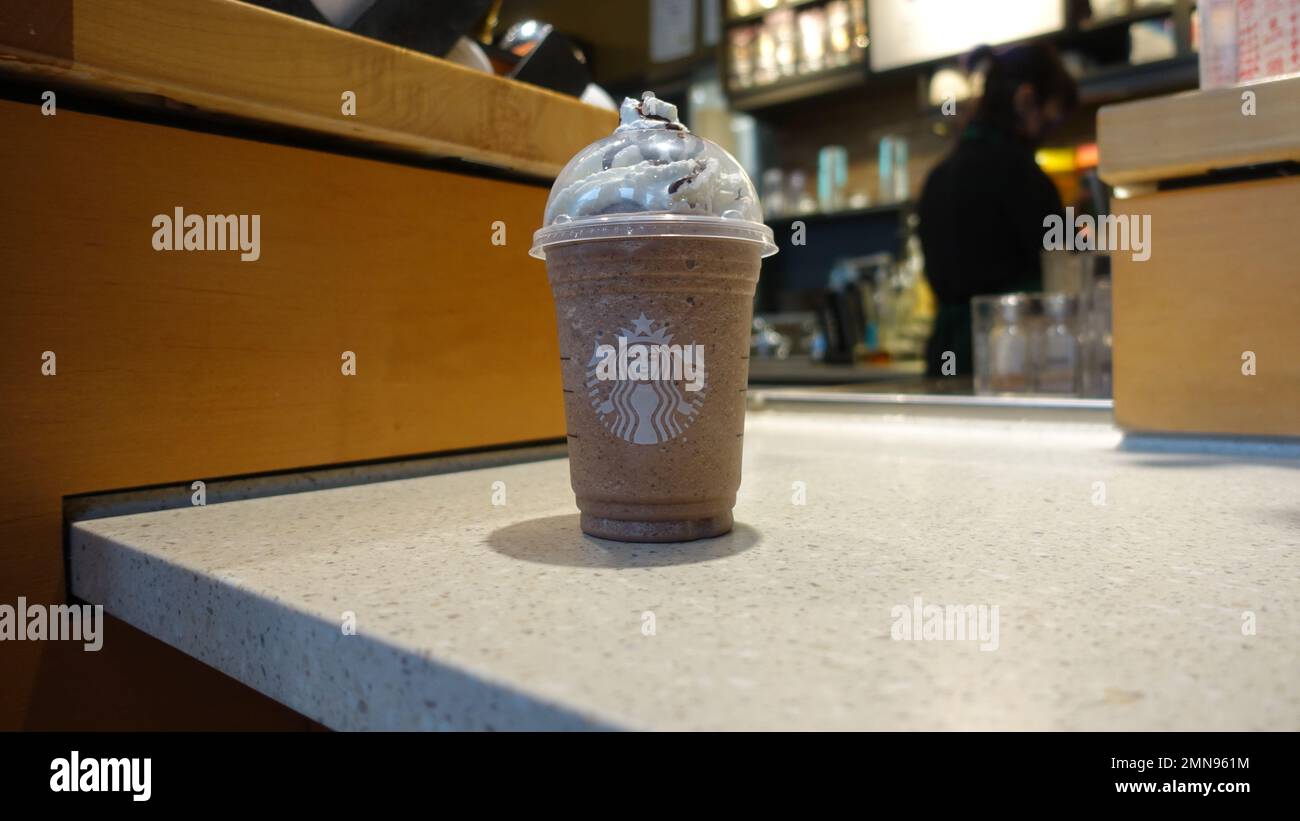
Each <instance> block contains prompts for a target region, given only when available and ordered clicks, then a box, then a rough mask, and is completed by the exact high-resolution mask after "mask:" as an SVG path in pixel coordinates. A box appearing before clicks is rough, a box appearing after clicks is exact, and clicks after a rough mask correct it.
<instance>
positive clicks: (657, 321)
mask: <svg viewBox="0 0 1300 821" xmlns="http://www.w3.org/2000/svg"><path fill="white" fill-rule="evenodd" d="M775 252H776V247H775V245H774V244H773V243H772V232H771V229H769V228H767V227H766V226H764V225H763V220H762V212H761V210H760V207H759V203H758V198H757V196H756V195H755V193H754V188H753V185H752V184H751V183H750V181H749V178H748V176H746V174H745V172H744V171H743V170H742V169H741V168H740V165H739V164H738V163H737V162H736V161H735V160H734V159H733V158H732V157H731V156H730V155H729V154H727V152H725V151H724V150H722V149H721V148H720V147H718V146H717V145H716V144H714V143H712V142H710V141H708V140H705V139H703V138H701V137H698V136H696V135H694V134H691V133H690V131H689V130H687V129H686V127H685V126H683V125H682V124H681V123H680V122H678V120H677V112H676V109H675V107H673V106H671V105H669V104H667V103H663V102H661V101H659V100H657V99H655V98H654V96H653V95H651V94H648V93H647V94H646V95H645V96H644V97H643V99H642V100H640V101H636V100H632V99H628V100H625V101H624V103H623V107H622V111H621V124H620V125H619V127H618V128H617V129H616V130H615V132H614V134H613V136H611V137H609V138H606V139H605V140H601V141H599V142H597V143H594V144H593V145H591V146H588V147H587V148H586V149H584V150H583V151H581V152H579V153H578V155H577V156H576V157H574V159H573V160H572V161H571V162H570V163H569V164H568V166H566V167H565V169H564V171H563V172H561V174H560V176H559V178H558V179H557V181H556V184H555V187H554V188H553V189H552V191H551V197H550V200H549V201H548V203H547V207H546V217H545V225H544V227H543V228H542V229H541V230H539V231H538V232H537V233H536V235H535V237H534V246H533V250H532V253H533V254H534V256H538V257H542V258H544V259H545V260H546V266H547V271H548V274H549V276H550V280H551V287H552V290H553V293H554V296H555V312H556V319H557V323H558V326H559V337H560V359H561V362H560V365H561V370H562V374H563V382H564V401H565V414H566V419H567V422H568V441H569V459H570V477H571V481H572V485H573V489H574V492H575V494H576V495H577V502H578V508H579V510H581V511H582V529H583V530H584V531H585V532H587V533H589V534H591V535H594V536H600V537H603V538H609V539H619V540H623V541H647V542H666V541H687V540H691V539H700V538H705V537H709V536H717V535H720V534H722V533H726V532H727V531H729V530H730V529H731V526H732V516H731V509H732V508H733V507H734V506H735V502H736V491H737V489H738V488H739V487H740V460H741V449H742V446H743V444H744V423H745V389H746V383H747V380H748V376H749V338H750V325H751V319H752V311H753V297H754V288H755V286H756V284H757V282H758V271H759V266H760V262H761V260H762V258H763V257H765V256H768V255H770V254H772V253H775Z"/></svg>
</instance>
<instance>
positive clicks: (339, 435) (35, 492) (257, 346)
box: [0, 101, 564, 728]
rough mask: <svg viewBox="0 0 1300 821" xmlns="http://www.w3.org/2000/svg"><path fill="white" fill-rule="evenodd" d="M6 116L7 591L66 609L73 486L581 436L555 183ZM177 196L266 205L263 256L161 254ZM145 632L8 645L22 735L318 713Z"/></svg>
mask: <svg viewBox="0 0 1300 821" xmlns="http://www.w3.org/2000/svg"><path fill="white" fill-rule="evenodd" d="M0 133H3V134H4V135H5V139H4V140H0V178H3V180H4V182H5V189H6V196H5V197H4V198H2V199H0V453H3V458H4V469H3V470H0V602H8V603H12V602H13V601H14V600H15V599H16V597H17V596H19V595H23V596H26V597H27V598H28V599H29V601H37V602H52V601H62V600H63V597H64V578H63V559H62V530H61V519H60V515H61V514H60V510H61V499H62V497H63V496H65V495H69V494H74V493H86V492H95V491H105V490H112V489H118V488H126V487H134V486H140V485H149V484H158V483H169V482H189V481H192V480H194V479H205V478H211V477H217V476H230V475H237V474H247V473H259V472H264V471H272V470H284V469H291V468H298V467H306V466H313V465H325V464H332V463H340V462H351V461H358V460H367V459H379V458H385V457H394V456H401V455H411V454H419V453H428V452H435V451H445V450H452V449H461V448H473V447H480V446H489V445H496V444H503V443H509V442H520V441H530V440H542V439H553V438H558V437H562V436H563V433H564V421H563V413H562V404H561V401H560V397H561V392H560V382H559V371H558V367H557V357H558V350H557V348H556V341H555V340H556V336H555V328H554V313H553V308H552V305H551V298H550V292H549V287H548V285H547V281H546V275H545V269H544V266H543V265H542V264H541V263H540V262H537V261H536V260H533V259H530V258H529V257H528V256H527V247H528V243H529V239H530V234H531V232H532V229H533V228H534V227H535V225H536V223H537V221H538V220H539V219H540V215H541V213H542V209H543V206H544V202H545V198H546V189H545V188H543V187H540V186H529V185H522V184H515V183H507V182H500V181H492V180H486V179H481V178H474V177H468V176H462V175H455V174H449V173H443V172H438V171H430V170H423V169H418V168H414V167H409V166H401V165H395V164H389V163H381V162H375V161H370V160H363V159H358V158H353V157H346V156H341V155H336V154H328V153H320V152H313V151H306V150H302V149H296V148H291V147H285V146H277V145H271V144H266V143H258V142H251V141H245V140H239V139H233V138H228V137H220V136H214V135H207V134H201V133H196V132H192V131H186V130H180V129H172V128H166V127H162V126H157V125H148V124H141V123H134V122H128V121H123V120H116V119H111V118H106V117H98V116H90V115H85V114H78V113H76V112H72V111H61V112H60V113H59V114H58V115H57V116H54V117H42V116H41V114H40V112H39V108H38V107H37V106H34V105H24V104H18V103H13V102H3V101H0ZM176 206H181V207H183V208H184V209H185V210H186V211H187V212H190V213H203V214H209V213H211V214H259V215H260V217H261V258H260V259H259V260H258V261H256V262H241V261H240V259H239V256H238V254H237V253H234V252H220V251H202V252H200V251H190V252H186V251H171V252H166V251H155V250H154V249H153V247H152V242H151V240H152V237H153V233H154V228H153V227H152V225H151V221H152V219H153V217H154V215H157V214H169V213H171V212H172V209H173V208H174V207H176ZM495 221H501V222H503V223H504V224H505V226H506V239H507V244H506V245H505V246H496V245H493V244H492V242H491V238H492V223H493V222H495ZM45 351H53V352H55V354H56V355H57V374H56V375H54V376H44V375H42V373H41V363H42V354H43V352H45ZM344 351H353V352H355V353H356V356H357V374H356V376H344V375H343V374H342V373H341V369H340V365H341V354H342V353H343V352H344ZM484 492H485V493H487V492H488V489H486V488H485V491H484ZM268 549H273V546H272V547H271V548H268ZM130 630H131V628H129V627H127V626H125V625H122V624H121V623H114V624H112V625H110V628H109V632H108V633H107V635H106V637H105V644H104V649H103V651H101V652H100V653H83V652H81V651H80V650H79V649H74V648H73V647H72V646H71V645H67V644H56V643H51V642H42V643H26V642H24V643H13V642H5V643H3V644H0V654H3V662H4V663H3V665H2V666H3V668H4V672H5V674H4V675H3V676H0V728H13V727H17V726H29V727H50V726H69V724H70V723H71V724H72V726H86V725H87V724H90V725H94V726H186V725H188V726H211V725H212V724H213V723H214V722H218V721H220V720H221V717H222V716H227V717H240V716H242V717H243V718H242V720H243V721H245V722H248V721H250V720H254V719H250V718H249V716H263V717H264V718H265V719H266V722H268V723H274V722H275V721H279V722H281V724H280V725H279V726H294V722H295V721H298V722H300V719H298V718H296V717H294V716H291V715H287V714H282V713H281V714H277V713H275V711H274V710H269V709H268V708H267V707H266V706H265V705H261V706H258V705H259V704H260V702H258V701H257V697H255V695H254V694H251V693H249V692H245V691H243V690H242V689H237V688H235V685H234V684H233V683H232V682H230V681H229V680H228V679H223V678H221V677H220V676H219V675H218V674H216V673H215V672H214V673H211V675H210V676H208V677H207V678H204V676H203V675H201V673H203V672H204V670H203V669H197V668H195V667H194V664H195V663H194V662H193V661H192V660H179V659H176V658H175V654H169V653H167V652H164V650H165V648H164V646H163V645H162V644H161V643H159V642H152V644H151V643H150V642H145V641H143V640H139V637H131V636H130V635H128V634H129V631H130ZM149 648H152V649H149ZM173 682H179V684H180V685H181V686H183V687H186V688H188V690H185V691H174V690H173V689H172V688H173V686H174V683H173ZM273 715H278V716H279V717H278V719H274V720H273V719H272V718H271V716H273ZM245 726H246V724H245Z"/></svg>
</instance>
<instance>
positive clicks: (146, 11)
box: [0, 0, 617, 177]
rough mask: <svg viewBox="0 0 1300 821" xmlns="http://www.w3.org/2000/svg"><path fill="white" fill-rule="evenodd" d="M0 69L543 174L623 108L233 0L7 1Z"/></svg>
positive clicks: (604, 129) (0, 23) (2, 11)
mask: <svg viewBox="0 0 1300 821" xmlns="http://www.w3.org/2000/svg"><path fill="white" fill-rule="evenodd" d="M69 33H70V34H69ZM0 71H8V72H10V73H17V74H22V75H26V76H29V77H36V78H48V79H50V80H54V81H59V82H68V83H72V84H74V85H82V86H87V87H90V88H93V89H95V90H97V91H105V90H108V91H112V92H114V93H117V94H120V95H129V96H130V97H131V99H133V100H136V101H139V100H140V99H141V95H156V97H157V99H156V100H154V101H153V102H155V103H158V104H167V103H168V101H175V102H179V103H183V104H185V105H189V106H195V107H198V108H200V109H203V110H206V111H213V112H217V113H220V114H225V115H233V116H237V117H243V118H248V119H253V120H259V121H264V122H269V123H275V124H278V125H287V126H293V127H298V128H305V129H310V130H312V131H317V132H322V133H326V134H331V135H336V136H341V137H346V138H348V139H350V140H356V141H365V142H370V143H374V144H377V145H382V146H385V147H388V148H395V149H399V150H403V151H411V152H415V153H417V154H420V155H423V156H436V157H459V158H465V159H469V160H473V161H476V162H481V163H486V164H490V165H493V166H497V167H501V168H508V169H512V170H516V171H520V172H524V173H529V174H537V175H541V176H546V177H553V176H554V175H555V174H556V173H557V172H558V171H559V169H560V168H561V167H563V165H564V163H565V162H567V161H568V159H569V157H570V156H572V155H573V153H574V151H575V150H576V149H577V148H580V147H581V146H583V145H585V144H587V143H589V142H592V141H594V140H596V139H598V138H599V137H601V136H603V135H605V134H608V133H609V131H610V130H611V129H612V128H613V127H614V126H615V125H616V121H617V117H616V115H615V114H614V113H613V112H611V111H607V110H604V109H598V108H595V107H593V106H588V105H585V104H583V103H581V102H579V101H578V100H576V99H574V98H572V97H567V96H564V95H560V94H556V93H553V92H550V91H547V90H545V89H542V88H540V87H537V86H532V85H529V84H526V83H517V82H514V81H512V80H506V79H503V78H500V77H494V76H491V75H488V74H483V73H480V72H476V71H471V70H469V69H466V68H463V67H461V66H458V65H455V64H453V63H449V62H447V61H445V60H440V59H437V58H435V57H430V56H428V55H424V54H419V53H416V52H413V51H408V50H406V49H401V48H397V47H394V46H390V45H388V44H386V43H381V42H378V41H375V40H370V39H367V38H364V37H358V36H355V35H352V34H349V33H347V32H344V31H340V30H338V29H334V28H330V27H327V26H321V25H316V24H314V23H309V22H306V21H304V20H299V19H297V18H294V17H289V16H287V15H282V14H278V13H276V12H272V11H268V10H266V9H263V8H259V7H256V6H251V5H247V4H244V3H238V2H235V1H234V0H132V2H130V3H122V2H111V1H110V0H42V2H41V3H39V4H34V3H31V2H19V1H18V0H15V2H12V3H0ZM345 91H353V92H355V93H356V97H357V107H356V116H345V115H344V114H343V113H342V111H341V104H342V101H341V98H342V94H343V92H345ZM144 101H145V102H150V100H149V99H148V96H146V97H145V100H144Z"/></svg>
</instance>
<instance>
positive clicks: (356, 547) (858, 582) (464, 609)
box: [70, 410, 1300, 730]
mask: <svg viewBox="0 0 1300 821" xmlns="http://www.w3.org/2000/svg"><path fill="white" fill-rule="evenodd" d="M1293 457H1294V454H1282V455H1280V456H1279V455H1276V454H1270V453H1268V452H1267V451H1265V452H1262V453H1261V452H1252V453H1250V454H1244V455H1243V454H1240V453H1234V452H1232V451H1228V452H1221V453H1209V452H1203V453H1197V454H1189V453H1178V452H1160V450H1159V449H1155V450H1151V451H1147V450H1141V449H1138V450H1135V449H1133V448H1131V447H1128V446H1125V445H1124V444H1123V443H1122V441H1121V436H1120V434H1119V433H1118V432H1117V431H1116V430H1115V429H1114V428H1112V427H1111V426H1110V425H1109V423H1108V422H1098V423H1088V422H1069V423H1064V422H1043V421H1019V422H1017V421H1006V420H1001V421H999V420H981V419H972V418H962V417H961V416H960V415H958V416H954V417H953V418H920V419H918V418H914V417H911V416H906V415H901V414H891V413H872V414H845V413H829V412H828V413H822V412H810V411H797V410H765V411H759V412H752V413H750V415H749V420H748V424H747V433H746V449H745V478H744V486H743V488H742V490H741V495H740V499H739V502H738V505H737V508H736V518H737V521H738V522H739V523H740V524H739V525H738V527H737V528H736V530H735V531H734V532H733V533H732V534H730V535H729V536H725V537H722V538H720V539H714V540H709V541H704V542H696V543H692V544H684V545H658V546H649V545H629V544H619V543H615V542H603V541H598V540H595V539H590V538H587V537H584V536H582V535H581V534H580V533H579V531H578V517H577V511H576V509H575V508H574V507H573V500H572V493H571V492H570V490H569V481H568V464H567V462H566V461H565V460H563V459H549V460H544V461H535V462H530V463H525V464H510V465H504V466H501V465H498V466H494V467H488V468H484V469H478V470H467V471H462V472H455V473H447V474H443V475H433V476H425V477H421V478H410V479H401V480H396V481H385V482H377V483H372V484H365V485H356V486H348V487H339V488H333V489H326V490H315V491H310V492H301V493H293V494H288V495H280V496H271V497H266V498H254V499H247V500H243V501H232V502H228V503H222V504H211V505H208V506H205V507H188V508H182V509H173V510H161V511H156V512H148V513H139V514H133V515H125V516H114V517H111V518H100V519H91V520H86V521H82V522H78V523H76V524H74V525H73V526H72V528H71V535H70V551H71V555H70V568H71V578H72V587H73V592H74V593H75V594H76V595H77V596H78V597H80V598H82V599H85V600H87V601H89V602H92V603H97V604H103V605H104V606H105V609H106V610H107V611H108V612H109V613H111V614H113V615H115V616H118V617H119V618H121V619H124V620H125V621H127V622H129V623H130V624H132V625H135V626H136V627H138V628H140V629H142V630H144V631H145V632H147V633H150V634H152V635H154V636H156V637H158V638H159V639H161V640H163V641H165V642H167V643H168V644H171V645H173V646H175V647H177V648H179V649H180V650H182V651H184V652H186V653H189V654H191V655H193V656H195V657H197V658H199V659H200V660H202V661H204V662H206V663H207V664H209V665H211V666H213V667H215V668H217V669H218V670H221V671H223V672H225V673H227V674H228V675H231V676H233V677H234V678H236V679H238V680H240V681H243V682H245V683H246V684H248V685H250V686H252V687H254V688H256V689H257V690H260V691H261V692H263V693H265V694H267V695H268V696H270V697H272V698H275V699H277V700H279V701H281V702H282V703H284V704H286V705H288V706H289V707H292V708H293V709H295V710H298V711H300V712H302V713H304V714H305V715H307V716H309V717H311V718H313V719H316V720H317V721H320V722H322V723H323V724H325V725H327V726H329V727H333V728H337V729H380V728H422V729H444V728H453V729H456V728H466V729H544V728H576V729H584V728H587V729H602V728H629V729H913V728H917V729H952V728H962V729H984V728H1001V729H1057V728H1061V729H1266V728H1267V729H1290V730H1295V729H1300V686H1298V685H1297V684H1296V672H1297V670H1300V549H1298V548H1300V470H1298V468H1300V461H1297V460H1296V459H1295V458H1293ZM936 607H937V608H939V610H937V611H936V610H935V609H933V608H936ZM958 608H960V610H959V609H958ZM959 627H962V628H964V629H962V630H960V631H959V630H958V628H959ZM104 641H105V642H106V643H107V642H112V641H113V637H112V634H111V633H109V634H108V635H106V636H105V638H104Z"/></svg>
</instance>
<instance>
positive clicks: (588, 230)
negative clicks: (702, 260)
mask: <svg viewBox="0 0 1300 821" xmlns="http://www.w3.org/2000/svg"><path fill="white" fill-rule="evenodd" d="M619 120H620V123H619V126H618V128H616V129H614V133H613V134H611V135H610V136H608V137H605V138H604V139H602V140H597V141H596V142H594V143H592V144H591V145H589V146H587V147H586V148H584V149H582V150H581V151H579V152H578V153H577V154H576V155H575V156H574V157H573V159H571V160H569V164H568V165H566V166H565V167H564V170H562V171H561V172H560V175H559V177H557V178H556V180H555V185H554V186H552V188H551V196H550V198H549V199H547V201H546V216H545V217H544V220H543V224H542V227H541V229H540V230H538V231H537V232H536V233H535V234H533V247H532V250H531V251H530V252H529V253H531V254H532V255H533V256H535V257H537V258H539V259H545V257H546V249H547V248H548V247H550V246H553V245H560V244H564V243H570V242H581V241H584V240H593V239H617V238H623V237H636V236H643V237H652V236H663V237H671V236H690V237H710V238H717V239H731V240H739V241H742V242H753V243H756V244H758V245H761V246H762V248H763V256H765V257H767V256H771V255H772V254H775V253H776V251H777V248H776V244H775V243H774V242H773V241H772V229H771V228H769V227H767V226H766V225H764V224H763V209H762V206H761V205H760V203H759V201H758V194H757V192H755V190H754V184H753V183H752V182H750V179H749V176H748V175H747V174H746V173H745V170H744V169H743V168H741V166H740V163H738V162H736V159H735V158H734V157H732V156H731V155H730V154H728V153H727V152H726V151H725V150H724V149H723V148H722V147H721V146H719V145H718V144H716V143H714V142H712V141H710V140H706V139H705V138H703V137H701V136H699V135H697V134H692V133H691V132H690V130H689V129H687V128H686V126H684V125H682V123H681V122H680V121H679V120H678V119H677V107H676V106H674V105H671V104H669V103H665V102H663V101H662V100H659V99H657V98H656V97H655V96H654V94H652V93H651V92H648V91H647V92H646V93H645V94H644V95H643V96H642V98H641V99H640V100H633V99H632V98H630V97H629V98H627V99H625V100H624V101H623V105H622V107H621V108H620V110H619Z"/></svg>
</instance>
